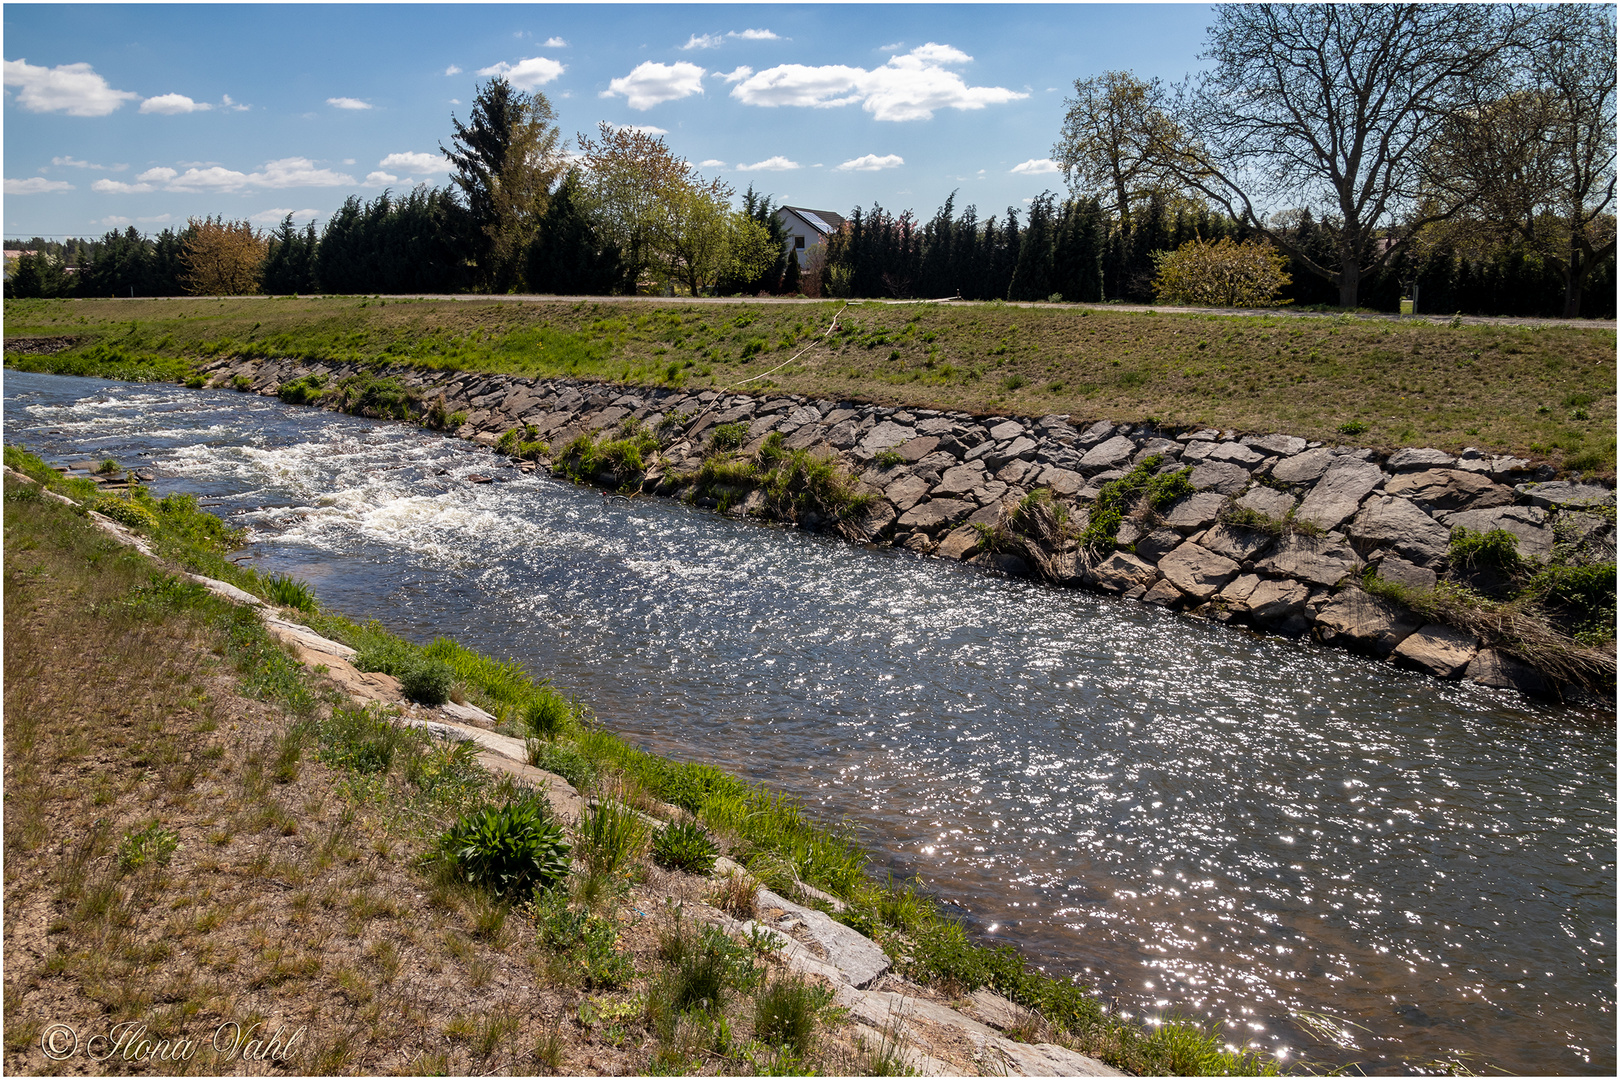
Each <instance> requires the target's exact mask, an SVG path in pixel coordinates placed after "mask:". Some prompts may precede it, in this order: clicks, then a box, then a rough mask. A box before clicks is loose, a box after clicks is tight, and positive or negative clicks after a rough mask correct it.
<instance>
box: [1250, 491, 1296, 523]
mask: <svg viewBox="0 0 1620 1080" xmlns="http://www.w3.org/2000/svg"><path fill="white" fill-rule="evenodd" d="M1237 504H1238V505H1239V506H1241V507H1243V508H1244V509H1246V510H1253V511H1254V512H1255V513H1257V514H1264V515H1266V517H1268V518H1275V519H1276V520H1278V521H1281V520H1282V519H1283V518H1286V517H1287V516H1288V513H1289V511H1291V510H1293V509H1294V507H1296V506H1298V505H1299V500H1298V499H1296V498H1294V497H1293V496H1292V495H1290V494H1288V492H1286V491H1278V490H1277V489H1276V488H1271V487H1266V486H1265V485H1264V484H1256V485H1254V486H1253V487H1251V488H1250V489H1249V490H1248V491H1245V492H1244V493H1243V495H1242V496H1241V497H1240V498H1239V499H1238V501H1237Z"/></svg>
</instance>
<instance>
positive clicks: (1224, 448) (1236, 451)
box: [1206, 442, 1266, 465]
mask: <svg viewBox="0 0 1620 1080" xmlns="http://www.w3.org/2000/svg"><path fill="white" fill-rule="evenodd" d="M1206 460H1209V461H1230V462H1232V463H1233V464H1234V465H1258V464H1260V463H1261V462H1262V461H1264V460H1266V455H1265V454H1262V453H1258V452H1256V451H1254V450H1252V449H1250V448H1249V447H1247V446H1244V445H1243V444H1242V443H1229V442H1223V443H1218V444H1216V446H1215V449H1213V450H1211V451H1210V452H1209V456H1208V458H1207V459H1206Z"/></svg>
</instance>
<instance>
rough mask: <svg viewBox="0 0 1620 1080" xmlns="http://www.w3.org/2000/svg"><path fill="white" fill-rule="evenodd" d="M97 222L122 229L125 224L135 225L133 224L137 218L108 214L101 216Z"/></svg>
mask: <svg viewBox="0 0 1620 1080" xmlns="http://www.w3.org/2000/svg"><path fill="white" fill-rule="evenodd" d="M95 224H97V225H110V226H112V227H113V228H118V229H121V228H123V227H124V226H125V225H133V224H135V219H134V218H127V217H119V216H118V215H117V214H108V215H107V216H106V217H104V218H100V219H99V220H97V221H96V222H95Z"/></svg>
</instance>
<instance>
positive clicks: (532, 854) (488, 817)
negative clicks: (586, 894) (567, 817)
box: [439, 794, 569, 898]
mask: <svg viewBox="0 0 1620 1080" xmlns="http://www.w3.org/2000/svg"><path fill="white" fill-rule="evenodd" d="M568 851H569V848H568V841H567V840H565V839H564V838H563V831H562V826H561V825H560V824H558V823H557V821H556V820H554V819H553V818H552V816H551V812H550V809H549V807H548V805H547V804H546V802H545V801H544V798H543V797H541V796H536V795H532V794H529V795H524V796H521V797H519V798H516V799H510V800H508V801H507V802H505V803H502V804H501V805H500V806H486V807H484V808H483V809H481V810H477V811H474V812H472V813H469V814H464V815H462V817H461V818H459V819H458V820H457V821H456V823H455V824H454V825H452V826H451V827H450V828H449V829H448V830H446V831H445V833H444V835H443V837H442V838H441V839H440V842H439V858H441V859H442V860H443V861H444V862H445V863H446V864H447V865H449V866H450V867H452V868H453V869H454V871H455V872H456V873H458V874H459V875H461V876H462V877H463V878H464V879H465V880H466V881H467V882H468V883H469V884H473V885H477V886H479V887H481V888H486V889H489V890H491V891H492V892H494V893H496V894H497V895H500V896H504V897H510V898H519V897H526V896H528V895H529V894H531V893H533V892H534V891H535V890H537V889H549V888H551V887H552V886H554V885H556V884H557V883H558V882H560V881H562V880H563V878H565V877H567V876H568V866H569V863H568Z"/></svg>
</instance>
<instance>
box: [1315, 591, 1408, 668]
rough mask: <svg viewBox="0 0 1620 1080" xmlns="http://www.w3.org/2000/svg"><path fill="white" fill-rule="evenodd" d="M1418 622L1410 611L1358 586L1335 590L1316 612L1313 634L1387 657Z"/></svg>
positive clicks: (1328, 641) (1332, 641)
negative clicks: (1331, 597)
mask: <svg viewBox="0 0 1620 1080" xmlns="http://www.w3.org/2000/svg"><path fill="white" fill-rule="evenodd" d="M1420 625H1422V624H1421V623H1420V622H1419V620H1418V619H1417V618H1416V617H1415V616H1413V615H1412V614H1411V613H1409V612H1406V611H1402V610H1401V609H1400V608H1398V607H1396V606H1395V605H1394V604H1391V603H1389V602H1388V601H1387V600H1383V599H1381V598H1379V597H1376V596H1371V595H1369V594H1367V593H1365V592H1363V591H1362V590H1360V589H1356V588H1350V589H1345V590H1344V591H1343V592H1341V593H1339V594H1338V595H1337V596H1335V597H1334V598H1333V599H1332V600H1329V601H1328V603H1327V605H1326V606H1325V607H1323V608H1322V610H1321V611H1319V612H1317V613H1316V627H1317V634H1318V636H1320V637H1321V638H1322V640H1323V641H1325V642H1327V643H1329V644H1344V645H1349V646H1351V647H1353V648H1358V649H1361V650H1364V651H1366V652H1370V653H1372V654H1373V655H1374V656H1388V655H1389V654H1390V653H1392V652H1394V651H1395V647H1396V646H1398V645H1399V644H1400V643H1401V642H1403V641H1405V640H1406V639H1407V638H1408V637H1410V636H1411V635H1412V634H1413V633H1414V632H1416V631H1417V629H1418V627H1419V626H1420Z"/></svg>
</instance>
